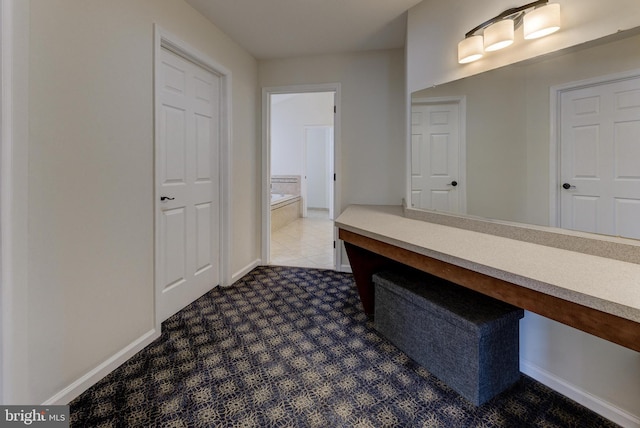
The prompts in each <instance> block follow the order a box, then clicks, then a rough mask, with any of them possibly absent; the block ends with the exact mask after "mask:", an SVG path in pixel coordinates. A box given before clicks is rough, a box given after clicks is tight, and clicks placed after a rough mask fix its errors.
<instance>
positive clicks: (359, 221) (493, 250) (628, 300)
mask: <svg viewBox="0 0 640 428" xmlns="http://www.w3.org/2000/svg"><path fill="white" fill-rule="evenodd" d="M335 224H336V226H337V227H339V228H341V229H344V230H348V231H351V232H354V233H358V234H360V235H363V236H367V237H369V238H372V239H376V240H378V241H382V242H385V243H387V244H391V245H394V246H397V247H400V248H404V249H406V250H410V251H413V252H415V253H419V254H423V255H425V256H428V257H432V258H434V259H437V260H441V261H443V262H447V263H451V264H453V265H456V266H460V267H463V268H466V269H469V270H472V271H475V272H479V273H482V274H485V275H489V276H491V277H494V278H498V279H502V280H505V281H508V282H510V283H513V284H517V285H521V286H523V287H526V288H529V289H532V290H536V291H540V292H542V293H545V294H549V295H552V296H555V297H558V298H561V299H564V300H568V301H571V302H574V303H578V304H581V305H583V306H587V307H590V308H593V309H597V310H600V311H602V312H607V313H610V314H613V315H617V316H619V317H622V318H626V319H629V320H633V321H635V322H640V264H636V263H629V262H622V261H618V260H613V259H608V258H604V257H598V256H592V255H588V254H583V253H579V252H575V251H568V250H563V249H558V248H553V247H548V246H545V245H539V244H532V243H529V242H523V241H518V240H515V239H509V238H503V237H499V236H494V235H489V234H485V233H480V232H474V231H470V230H465V229H460V228H455V227H450V226H443V225H439V224H434V223H428V222H425V221H420V220H413V219H409V218H406V217H404V215H403V209H402V207H400V206H370V205H351V206H349V207H348V208H347V209H346V210H345V211H344V212H343V213H342V214H341V215H340V216H339V217H338V218H337V219H336V220H335Z"/></svg>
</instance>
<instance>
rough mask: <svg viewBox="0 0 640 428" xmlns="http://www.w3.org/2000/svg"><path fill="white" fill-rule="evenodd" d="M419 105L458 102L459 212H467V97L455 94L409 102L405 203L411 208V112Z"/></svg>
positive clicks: (416, 99) (415, 99)
mask: <svg viewBox="0 0 640 428" xmlns="http://www.w3.org/2000/svg"><path fill="white" fill-rule="evenodd" d="M416 104H419V105H430V106H431V105H433V106H435V105H440V104H457V105H458V113H459V114H458V119H459V120H458V135H459V137H460V144H459V146H458V177H459V178H458V180H459V181H460V182H461V183H462V186H460V188H459V189H458V207H459V209H458V213H457V214H466V213H467V97H465V96H454V97H425V98H414V99H411V102H410V103H409V117H408V119H409V120H408V122H409V125H408V126H409V130H408V133H407V135H408V144H409V147H408V150H407V151H408V161H407V162H408V163H407V199H406V201H405V204H406V205H407V207H409V208H411V191H412V188H411V187H412V186H411V174H412V172H411V150H412V145H413V142H412V140H411V127H412V121H411V113H412V111H413V106H414V105H416Z"/></svg>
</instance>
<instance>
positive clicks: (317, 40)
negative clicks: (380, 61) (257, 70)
mask: <svg viewBox="0 0 640 428" xmlns="http://www.w3.org/2000/svg"><path fill="white" fill-rule="evenodd" d="M421 1H422V0H186V2H187V3H189V4H190V5H191V6H192V7H193V8H195V9H196V10H198V11H199V12H200V13H202V14H203V15H204V16H205V17H207V18H208V19H209V20H210V21H211V22H213V23H214V24H215V25H216V27H218V28H220V29H221V30H222V31H224V32H225V33H226V34H227V35H228V36H229V37H231V38H232V39H233V40H234V41H235V42H236V43H238V44H239V45H241V46H242V47H243V48H245V49H246V50H248V51H249V52H250V53H251V54H252V55H253V56H254V57H256V58H257V59H274V58H287V57H294V56H303V55H319V54H329V53H342V52H357V51H366V50H375V49H391V48H399V47H403V46H404V41H405V33H406V11H407V10H408V9H410V8H411V7H413V6H415V5H416V4H418V3H420V2H421Z"/></svg>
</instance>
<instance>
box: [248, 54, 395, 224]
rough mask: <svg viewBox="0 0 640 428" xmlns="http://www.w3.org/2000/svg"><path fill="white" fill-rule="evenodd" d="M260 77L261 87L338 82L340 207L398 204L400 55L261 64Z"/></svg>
mask: <svg viewBox="0 0 640 428" xmlns="http://www.w3.org/2000/svg"><path fill="white" fill-rule="evenodd" d="M259 76H260V86H261V87H269V86H285V85H303V84H316V83H317V84H319V83H336V82H339V83H341V85H342V86H341V91H342V111H341V118H342V124H341V125H342V135H341V144H342V153H341V154H340V155H341V156H339V157H341V159H342V165H341V171H342V175H343V176H342V180H341V183H342V189H341V190H342V195H341V201H340V202H341V207H342V208H343V209H344V208H345V207H346V206H347V205H349V204H356V203H366V204H394V205H399V204H400V203H401V199H402V197H403V192H404V153H405V148H404V135H405V111H404V109H405V98H404V93H405V92H404V91H405V86H404V53H403V51H402V50H400V49H393V50H382V51H373V52H364V53H356V54H344V55H322V56H309V57H300V58H293V59H281V60H270V61H260V62H259ZM338 214H339V213H336V215H338Z"/></svg>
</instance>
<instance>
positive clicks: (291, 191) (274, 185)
mask: <svg viewBox="0 0 640 428" xmlns="http://www.w3.org/2000/svg"><path fill="white" fill-rule="evenodd" d="M300 195H301V193H300V176H299V175H274V176H272V177H271V233H273V232H275V231H276V230H278V229H280V228H282V227H284V226H286V225H288V224H290V223H292V222H294V221H296V220H297V219H298V218H300V217H302V197H301V196H300Z"/></svg>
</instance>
